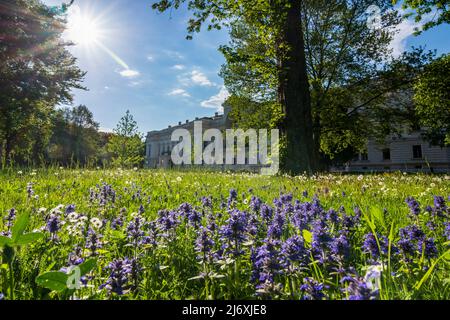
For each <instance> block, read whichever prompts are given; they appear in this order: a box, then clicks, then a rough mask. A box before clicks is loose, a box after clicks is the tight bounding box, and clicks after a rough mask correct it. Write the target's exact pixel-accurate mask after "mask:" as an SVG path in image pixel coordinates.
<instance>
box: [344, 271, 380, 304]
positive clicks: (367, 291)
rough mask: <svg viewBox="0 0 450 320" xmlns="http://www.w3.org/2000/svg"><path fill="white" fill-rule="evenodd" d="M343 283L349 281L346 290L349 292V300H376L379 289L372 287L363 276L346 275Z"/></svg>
mask: <svg viewBox="0 0 450 320" xmlns="http://www.w3.org/2000/svg"><path fill="white" fill-rule="evenodd" d="M341 283H348V286H347V288H345V289H344V291H345V292H346V293H347V294H348V300H376V299H378V297H379V290H378V289H374V288H372V287H371V285H370V284H369V283H367V282H366V281H365V280H364V278H362V277H351V276H347V277H344V278H343V279H342V281H341Z"/></svg>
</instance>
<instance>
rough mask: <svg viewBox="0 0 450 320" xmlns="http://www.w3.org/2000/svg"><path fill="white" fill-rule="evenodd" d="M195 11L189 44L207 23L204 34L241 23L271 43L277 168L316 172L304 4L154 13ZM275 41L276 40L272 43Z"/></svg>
mask: <svg viewBox="0 0 450 320" xmlns="http://www.w3.org/2000/svg"><path fill="white" fill-rule="evenodd" d="M184 2H187V3H188V8H189V9H191V10H192V11H193V17H192V18H191V19H190V20H189V23H188V31H189V35H188V38H192V33H193V32H198V31H200V29H201V26H202V24H203V23H204V22H206V21H207V23H208V29H212V28H220V27H221V25H223V24H225V25H226V24H227V22H228V21H230V20H233V19H241V20H245V21H246V22H248V23H249V24H251V25H253V26H254V27H255V28H257V30H258V32H261V34H262V35H263V36H262V39H264V40H265V41H266V42H268V43H272V42H274V43H275V47H274V48H273V50H274V51H275V52H276V53H277V55H276V56H277V58H278V61H277V62H278V67H279V72H278V78H279V81H278V83H279V85H278V95H277V96H278V102H279V103H280V105H281V106H282V109H283V113H284V114H285V117H284V120H283V121H282V123H281V124H280V125H279V128H280V129H281V132H282V136H283V140H284V141H285V152H283V153H282V155H283V156H282V159H281V167H282V169H283V170H284V171H286V172H290V173H300V172H303V171H307V172H309V173H312V172H315V171H317V169H318V168H317V163H316V159H315V150H314V146H315V144H314V141H313V130H312V129H313V128H312V115H311V103H310V92H309V85H308V77H307V70H306V60H305V48H304V39H303V32H302V15H301V13H302V3H303V2H304V1H297V0H284V1H282V0H280V1H257V2H255V1H253V0H228V1H224V0H210V1H208V0H189V1H186V0H172V1H170V0H161V1H159V2H157V3H155V4H153V8H154V9H157V10H159V11H160V12H164V11H166V10H168V9H170V8H175V9H177V8H179V6H180V5H181V4H182V3H184ZM273 36H275V39H272V37H273Z"/></svg>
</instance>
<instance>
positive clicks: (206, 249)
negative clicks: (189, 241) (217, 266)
mask: <svg viewBox="0 0 450 320" xmlns="http://www.w3.org/2000/svg"><path fill="white" fill-rule="evenodd" d="M213 247H214V240H213V239H212V238H211V231H210V230H208V229H206V228H204V227H200V230H199V231H198V237H197V240H196V241H195V251H196V252H198V253H199V254H200V255H199V258H200V259H202V260H203V261H204V262H206V260H208V259H209V257H210V256H209V253H210V252H211V249H212V248H213Z"/></svg>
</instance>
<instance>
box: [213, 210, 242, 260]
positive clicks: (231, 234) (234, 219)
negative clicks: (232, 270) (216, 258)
mask: <svg viewBox="0 0 450 320" xmlns="http://www.w3.org/2000/svg"><path fill="white" fill-rule="evenodd" d="M229 214H230V218H229V219H228V220H227V221H226V224H225V225H224V226H222V227H221V228H220V230H219V234H220V235H221V238H222V239H223V240H226V241H227V242H228V245H226V244H225V246H226V247H227V248H228V249H229V250H230V251H231V253H232V254H234V255H240V254H242V251H241V250H240V244H241V243H242V242H243V241H245V240H246V239H247V236H246V231H247V222H248V219H247V214H246V213H245V212H243V211H239V210H237V209H234V210H232V211H231V212H230V213H229Z"/></svg>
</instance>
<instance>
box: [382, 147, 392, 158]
mask: <svg viewBox="0 0 450 320" xmlns="http://www.w3.org/2000/svg"><path fill="white" fill-rule="evenodd" d="M383 160H391V149H389V148H386V149H383Z"/></svg>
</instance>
